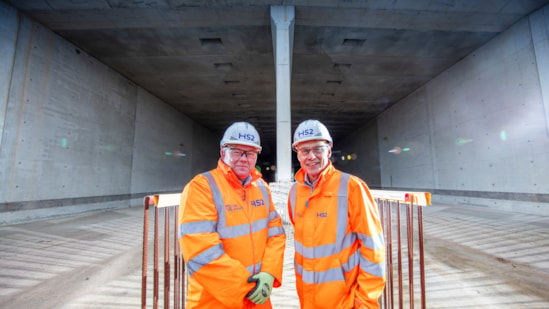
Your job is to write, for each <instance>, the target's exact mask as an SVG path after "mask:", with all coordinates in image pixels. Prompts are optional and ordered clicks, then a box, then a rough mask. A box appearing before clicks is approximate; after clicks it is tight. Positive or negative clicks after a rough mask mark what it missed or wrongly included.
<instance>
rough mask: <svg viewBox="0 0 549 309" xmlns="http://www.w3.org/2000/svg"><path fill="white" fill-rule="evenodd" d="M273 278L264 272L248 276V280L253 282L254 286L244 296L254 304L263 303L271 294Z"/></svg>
mask: <svg viewBox="0 0 549 309" xmlns="http://www.w3.org/2000/svg"><path fill="white" fill-rule="evenodd" d="M274 279H275V278H274V277H273V276H272V275H271V274H269V273H266V272H260V273H259V274H257V275H253V276H250V277H249V278H248V282H250V283H251V282H255V288H253V290H251V291H250V292H249V293H248V294H247V295H246V298H248V299H249V300H250V301H251V302H253V303H254V304H258V305H259V304H264V303H265V302H266V301H267V299H269V297H270V296H271V291H272V290H273V282H274Z"/></svg>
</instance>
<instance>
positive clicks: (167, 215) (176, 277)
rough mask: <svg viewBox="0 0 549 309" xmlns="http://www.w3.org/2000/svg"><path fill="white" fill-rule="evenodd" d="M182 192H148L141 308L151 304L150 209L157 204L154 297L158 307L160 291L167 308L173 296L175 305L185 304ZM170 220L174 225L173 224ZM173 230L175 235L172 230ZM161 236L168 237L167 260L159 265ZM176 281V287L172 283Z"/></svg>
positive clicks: (144, 203) (154, 305) (155, 306)
mask: <svg viewBox="0 0 549 309" xmlns="http://www.w3.org/2000/svg"><path fill="white" fill-rule="evenodd" d="M180 196H181V194H180V193H173V194H157V195H151V196H146V197H145V199H144V201H143V205H144V208H145V212H144V216H143V264H142V279H141V280H142V281H141V308H142V309H145V308H147V287H148V285H147V265H148V255H149V220H150V219H149V209H150V206H153V207H154V236H153V237H154V248H153V255H154V261H153V283H152V290H153V300H152V305H153V308H154V309H157V308H158V306H159V299H160V293H162V295H163V302H162V303H163V305H164V308H166V309H167V308H171V307H170V298H172V297H173V308H175V309H179V308H185V299H184V295H185V263H184V261H183V256H182V255H181V250H180V249H179V239H178V235H177V217H178V215H179V214H178V212H179V198H180ZM160 210H162V211H163V212H164V220H163V222H162V221H161V218H160V217H161V216H160ZM170 222H173V225H172V226H171V228H170V225H171V224H170ZM161 225H163V229H162V230H163V233H162V235H160V233H159V230H160V229H159V228H160V226H161ZM171 233H173V238H172V237H170V234H171ZM160 239H163V240H164V246H163V247H164V261H163V263H162V265H159V251H160V245H159V242H160ZM170 240H173V248H170ZM171 254H173V270H172V267H171V266H172V265H171V263H170V255H171ZM161 269H163V273H164V275H163V290H162V291H160V290H159V285H160V281H159V273H160V270H161ZM172 285H173V290H171V289H170V287H171V286H172Z"/></svg>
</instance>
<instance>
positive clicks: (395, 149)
mask: <svg viewBox="0 0 549 309" xmlns="http://www.w3.org/2000/svg"><path fill="white" fill-rule="evenodd" d="M389 152H392V153H396V154H399V153H401V152H402V148H400V147H398V146H397V147H395V148H393V149H391V150H389Z"/></svg>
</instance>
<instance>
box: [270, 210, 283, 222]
mask: <svg viewBox="0 0 549 309" xmlns="http://www.w3.org/2000/svg"><path fill="white" fill-rule="evenodd" d="M279 217H280V215H279V214H278V212H276V210H273V211H271V212H269V220H274V219H276V218H279Z"/></svg>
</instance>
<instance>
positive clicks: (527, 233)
mask: <svg viewBox="0 0 549 309" xmlns="http://www.w3.org/2000/svg"><path fill="white" fill-rule="evenodd" d="M142 224H143V221H142V209H141V208H140V207H137V208H130V209H119V210H112V211H106V212H100V213H90V214H83V215H78V216H73V217H67V218H58V219H53V220H45V221H40V222H32V223H27V224H19V225H12V226H3V227H0V269H1V273H0V308H42V309H47V308H138V307H139V306H140V300H141V296H140V295H141V294H140V293H141V248H142V247H141V241H142ZM424 230H425V248H426V251H425V254H426V255H425V262H426V290H427V308H498V309H499V308H509V309H510V308H549V292H548V291H549V217H544V216H532V215H525V214H516V213H508V212H501V211H494V210H488V209H483V208H479V207H465V206H456V205H436V206H430V207H427V208H425V210H424ZM287 232H288V237H289V241H288V246H287V250H286V254H285V261H284V269H285V272H284V284H283V286H282V288H280V289H276V290H275V291H274V292H273V296H272V301H273V304H274V305H275V308H299V302H298V300H297V295H296V293H295V290H294V283H295V279H294V275H293V261H292V255H293V248H292V246H293V242H292V240H291V238H292V236H291V228H288V229H287ZM416 248H417V247H416ZM414 281H415V284H416V285H417V284H419V279H418V278H415V279H414ZM415 290H416V293H418V290H419V287H418V288H416V289H415ZM406 293H407V290H406V291H405V294H406ZM149 295H150V292H149ZM407 298H408V297H407V296H406V297H405V301H406V302H407ZM414 298H415V306H416V308H419V295H416V296H414ZM406 302H405V304H406V305H405V307H406V308H408V305H407V303H406ZM149 303H150V302H149ZM397 304H398V302H397Z"/></svg>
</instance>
